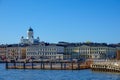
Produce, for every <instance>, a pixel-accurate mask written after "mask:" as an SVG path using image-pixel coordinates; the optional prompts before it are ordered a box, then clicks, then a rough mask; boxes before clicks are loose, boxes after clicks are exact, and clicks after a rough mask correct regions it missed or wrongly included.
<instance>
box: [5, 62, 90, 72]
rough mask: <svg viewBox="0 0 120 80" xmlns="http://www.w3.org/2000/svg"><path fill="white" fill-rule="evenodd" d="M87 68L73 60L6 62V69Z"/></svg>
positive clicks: (87, 67)
mask: <svg viewBox="0 0 120 80" xmlns="http://www.w3.org/2000/svg"><path fill="white" fill-rule="evenodd" d="M89 68H90V66H88V65H81V62H74V61H59V62H56V61H37V62H33V61H32V62H6V69H45V70H81V69H89Z"/></svg>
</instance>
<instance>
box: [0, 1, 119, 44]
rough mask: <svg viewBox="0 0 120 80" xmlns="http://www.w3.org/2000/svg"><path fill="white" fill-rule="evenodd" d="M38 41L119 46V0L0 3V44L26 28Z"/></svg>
mask: <svg viewBox="0 0 120 80" xmlns="http://www.w3.org/2000/svg"><path fill="white" fill-rule="evenodd" d="M30 26H31V27H32V28H33V30H34V37H35V38H36V37H38V36H39V37H40V40H41V41H45V42H50V43H57V42H59V41H65V42H86V41H90V42H98V43H102V42H105V43H120V0H0V44H11V43H19V42H20V38H21V36H24V37H25V38H26V37H27V30H28V28H29V27H30Z"/></svg>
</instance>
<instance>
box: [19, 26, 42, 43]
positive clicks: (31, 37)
mask: <svg viewBox="0 0 120 80" xmlns="http://www.w3.org/2000/svg"><path fill="white" fill-rule="evenodd" d="M39 42H40V39H39V37H37V39H34V32H33V29H32V28H31V27H30V28H29V29H28V31H27V38H26V39H25V38H24V37H23V36H22V37H21V39H20V43H21V44H38V43H39Z"/></svg>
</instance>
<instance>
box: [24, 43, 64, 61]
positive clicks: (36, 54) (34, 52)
mask: <svg viewBox="0 0 120 80" xmlns="http://www.w3.org/2000/svg"><path fill="white" fill-rule="evenodd" d="M63 53H64V47H62V46H56V45H45V44H42V45H41V44H39V45H31V46H28V47H27V48H26V58H31V57H32V58H34V59H50V60H56V59H63Z"/></svg>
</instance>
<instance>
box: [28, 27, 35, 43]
mask: <svg viewBox="0 0 120 80" xmlns="http://www.w3.org/2000/svg"><path fill="white" fill-rule="evenodd" d="M33 34H34V33H33V29H32V28H31V27H30V28H29V29H28V31H27V38H28V40H29V43H34V36H33Z"/></svg>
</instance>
